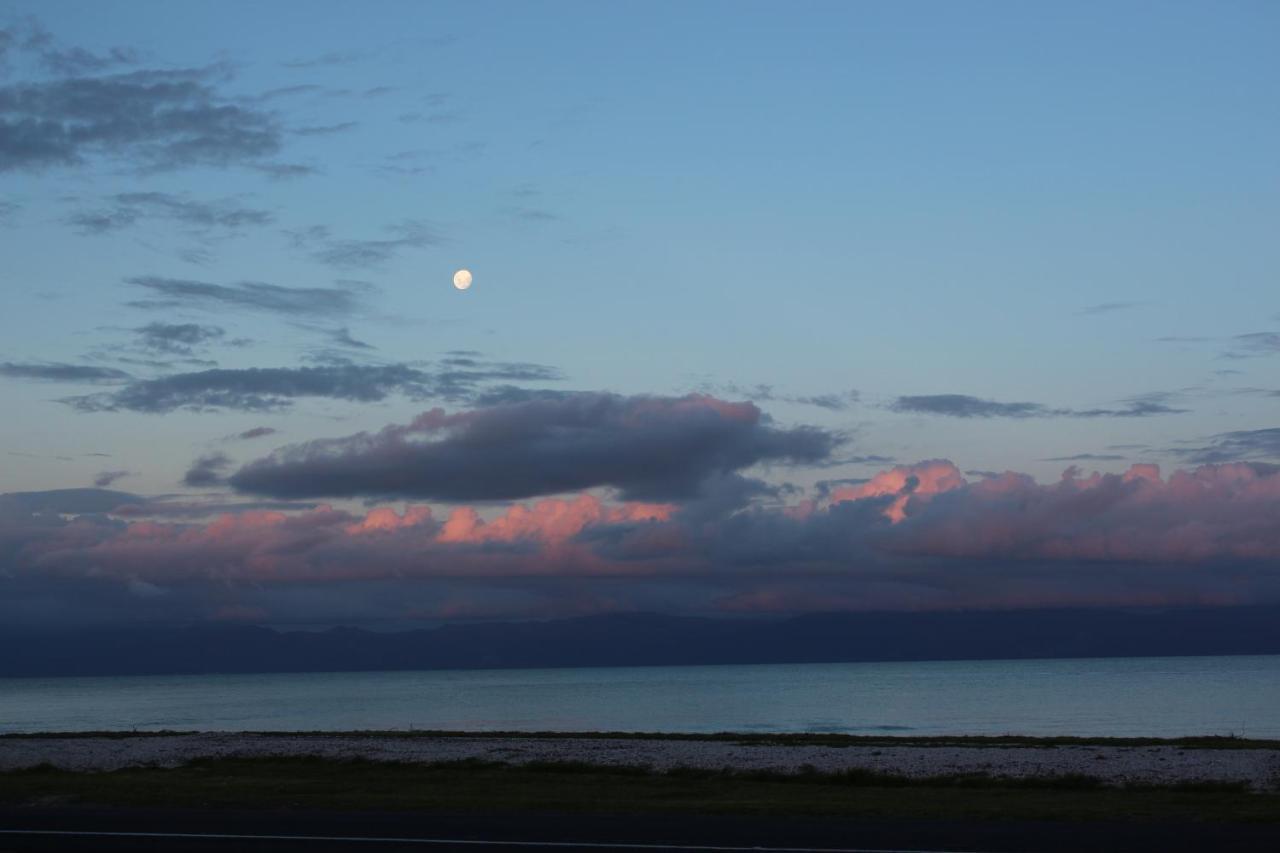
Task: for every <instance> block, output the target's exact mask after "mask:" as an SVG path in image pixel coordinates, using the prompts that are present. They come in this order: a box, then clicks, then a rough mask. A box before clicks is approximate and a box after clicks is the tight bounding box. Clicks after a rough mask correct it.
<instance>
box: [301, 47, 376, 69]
mask: <svg viewBox="0 0 1280 853" xmlns="http://www.w3.org/2000/svg"><path fill="white" fill-rule="evenodd" d="M368 55H369V54H368V52H367V51H363V50H342V51H338V50H331V51H329V52H328V53H322V54H320V55H319V56H312V57H308V58H306V59H294V60H291V61H289V62H282V63H280V64H281V65H283V66H284V67H285V68H323V67H330V66H334V65H350V64H351V63H353V62H359V61H360V60H362V59H364V58H365V57H366V56H368Z"/></svg>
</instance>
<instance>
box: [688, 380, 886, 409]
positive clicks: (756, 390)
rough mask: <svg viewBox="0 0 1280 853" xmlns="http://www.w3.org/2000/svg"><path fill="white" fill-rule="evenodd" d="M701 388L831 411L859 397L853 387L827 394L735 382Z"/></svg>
mask: <svg viewBox="0 0 1280 853" xmlns="http://www.w3.org/2000/svg"><path fill="white" fill-rule="evenodd" d="M702 390H703V391H706V392H708V393H712V394H727V395H730V396H733V397H740V398H744V399H748V400H754V401H756V402H757V403H796V404H799V405H802V406H817V407H818V408H820V409H827V410H828V411H833V412H840V411H844V410H845V409H848V408H850V407H852V406H853V405H855V404H856V403H857V402H858V400H859V399H860V397H861V395H860V394H859V393H858V391H856V390H854V389H850V390H848V391H836V392H832V393H827V394H789V393H786V392H783V391H779V390H777V389H776V388H774V387H773V386H772V385H765V384H756V385H739V384H737V383H736V382H727V383H723V384H718V385H717V384H708V385H703V386H702Z"/></svg>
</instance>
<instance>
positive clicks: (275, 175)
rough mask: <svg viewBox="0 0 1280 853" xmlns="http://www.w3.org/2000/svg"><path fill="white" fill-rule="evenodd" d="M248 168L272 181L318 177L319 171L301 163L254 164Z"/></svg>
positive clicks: (314, 167)
mask: <svg viewBox="0 0 1280 853" xmlns="http://www.w3.org/2000/svg"><path fill="white" fill-rule="evenodd" d="M249 168H251V169H253V170H254V171H255V172H261V173H262V174H264V175H266V176H267V177H268V178H271V179H272V180H274V181H287V180H292V179H293V178H305V177H308V176H310V175H319V174H320V173H321V170H320V169H319V168H318V167H316V166H308V165H305V164H303V163H254V164H253V165H251V166H250V167H249Z"/></svg>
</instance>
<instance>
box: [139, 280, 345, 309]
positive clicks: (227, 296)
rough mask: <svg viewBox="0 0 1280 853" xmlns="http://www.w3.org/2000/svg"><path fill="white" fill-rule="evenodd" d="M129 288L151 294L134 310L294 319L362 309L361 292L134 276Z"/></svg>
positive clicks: (341, 289) (251, 282)
mask: <svg viewBox="0 0 1280 853" xmlns="http://www.w3.org/2000/svg"><path fill="white" fill-rule="evenodd" d="M127 282H128V283H129V284H133V285H136V286H138V287H142V288H145V289H147V290H148V291H150V293H151V295H152V298H150V299H145V300H138V301H134V302H131V303H129V304H130V305H132V306H133V307H135V308H181V307H186V308H204V309H207V310H216V309H225V308H233V309H239V310H248V311H266V312H269V313H274V314H288V315H290V316H293V317H298V316H303V317H341V316H346V315H350V314H354V313H356V312H357V311H358V310H360V309H361V308H362V307H363V297H364V295H365V294H364V292H363V290H364V289H363V288H361V289H356V288H348V287H343V288H337V287H281V286H280V285H276V284H264V283H262V282H256V281H245V282H239V283H237V284H231V285H225V284H210V283H209V282H204V281H191V280H189V279H178V278H162V277H160V276H137V277H134V278H130V279H127Z"/></svg>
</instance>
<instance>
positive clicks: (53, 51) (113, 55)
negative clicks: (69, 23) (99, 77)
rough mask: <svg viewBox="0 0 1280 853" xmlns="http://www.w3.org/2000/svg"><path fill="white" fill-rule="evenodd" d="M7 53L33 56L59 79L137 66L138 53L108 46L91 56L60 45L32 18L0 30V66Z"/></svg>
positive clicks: (0, 66)
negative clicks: (123, 66)
mask: <svg viewBox="0 0 1280 853" xmlns="http://www.w3.org/2000/svg"><path fill="white" fill-rule="evenodd" d="M9 51H15V52H16V51H21V52H23V53H25V54H27V55H29V56H31V57H33V58H34V59H35V61H36V63H37V64H38V65H39V66H40V67H41V68H43V69H44V70H45V71H47V72H48V73H50V74H53V75H56V76H60V77H74V76H78V75H82V74H97V73H100V72H103V71H107V70H109V69H112V68H117V67H119V66H122V65H137V64H138V63H139V62H140V61H141V56H140V55H139V53H138V52H137V51H136V50H134V49H133V48H130V47H112V48H108V49H107V50H105V51H103V52H101V53H95V52H93V51H91V50H87V49H85V48H83V47H74V46H71V47H67V46H60V45H59V44H58V41H57V39H56V38H54V36H53V34H52V33H51V32H49V31H48V30H46V29H45V28H44V26H43V25H42V24H41V23H40V22H39V21H38V20H37V19H35V18H27V19H25V20H23V21H20V22H18V23H17V24H15V25H14V26H12V27H11V28H9V29H2V30H0V64H2V63H3V62H4V60H5V58H6V54H7V53H8V52H9ZM2 70H3V68H2V65H0V71H2Z"/></svg>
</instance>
